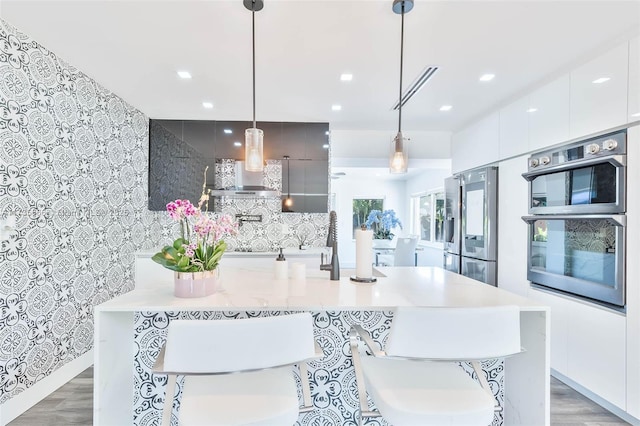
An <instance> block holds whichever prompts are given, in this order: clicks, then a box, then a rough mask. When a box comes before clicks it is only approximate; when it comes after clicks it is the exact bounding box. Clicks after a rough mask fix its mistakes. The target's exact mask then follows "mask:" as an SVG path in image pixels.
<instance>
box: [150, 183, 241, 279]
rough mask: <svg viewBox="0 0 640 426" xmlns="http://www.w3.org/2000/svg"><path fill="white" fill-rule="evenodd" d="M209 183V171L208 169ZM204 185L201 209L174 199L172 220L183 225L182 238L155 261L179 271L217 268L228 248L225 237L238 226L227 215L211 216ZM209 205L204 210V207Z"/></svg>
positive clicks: (233, 233) (199, 206)
mask: <svg viewBox="0 0 640 426" xmlns="http://www.w3.org/2000/svg"><path fill="white" fill-rule="evenodd" d="M205 182H206V170H205ZM204 188H205V186H204V185H203V190H202V196H201V197H200V201H199V203H198V206H197V207H196V206H194V205H193V204H191V202H190V201H189V200H175V201H172V202H170V203H168V204H167V212H168V213H169V217H171V219H173V220H174V221H176V222H180V238H177V239H176V240H175V241H174V242H173V245H170V246H164V247H163V248H162V250H161V251H160V252H159V253H156V254H155V255H154V256H153V257H152V259H153V261H154V262H156V263H159V264H160V265H162V266H164V267H165V268H167V269H171V270H173V271H177V272H202V271H212V270H214V269H216V268H217V267H218V263H219V262H220V258H221V257H222V255H223V254H224V251H225V250H226V248H227V243H225V241H224V239H223V238H224V237H227V236H232V235H236V234H237V233H238V224H237V223H236V222H235V221H234V220H233V219H232V218H231V216H229V215H228V214H221V215H217V217H216V218H213V217H211V216H210V215H209V214H208V201H209V195H208V194H207V193H206V192H205V189H204ZM203 205H204V206H206V209H205V211H202V207H203Z"/></svg>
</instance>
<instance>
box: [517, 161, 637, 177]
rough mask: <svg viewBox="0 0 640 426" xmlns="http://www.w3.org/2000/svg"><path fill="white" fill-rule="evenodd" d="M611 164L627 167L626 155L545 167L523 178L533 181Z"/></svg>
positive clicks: (524, 175) (525, 174) (528, 173)
mask: <svg viewBox="0 0 640 426" xmlns="http://www.w3.org/2000/svg"><path fill="white" fill-rule="evenodd" d="M600 163H611V164H613V165H614V166H616V167H624V166H626V165H627V156H626V155H610V156H608V157H594V158H589V159H588V160H582V161H576V162H573V163H563V164H556V165H555V166H550V167H545V168H544V169H539V170H534V171H532V172H527V173H523V174H522V177H523V178H525V179H526V180H529V181H531V180H533V179H534V178H535V177H537V176H540V175H546V174H549V173H554V172H561V171H563V170H571V169H578V168H581V167H585V166H591V165H593V164H600Z"/></svg>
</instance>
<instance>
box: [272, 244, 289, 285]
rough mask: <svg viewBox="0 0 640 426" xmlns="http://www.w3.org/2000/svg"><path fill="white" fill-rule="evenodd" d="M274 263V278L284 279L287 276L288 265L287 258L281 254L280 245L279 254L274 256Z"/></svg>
mask: <svg viewBox="0 0 640 426" xmlns="http://www.w3.org/2000/svg"><path fill="white" fill-rule="evenodd" d="M275 263H276V264H275V267H274V274H275V277H276V280H286V279H287V278H288V277H289V269H288V268H289V266H288V264H287V259H286V258H285V257H284V254H282V247H281V248H280V254H279V255H278V257H276V262H275Z"/></svg>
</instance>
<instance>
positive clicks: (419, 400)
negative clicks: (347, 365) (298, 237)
mask: <svg viewBox="0 0 640 426" xmlns="http://www.w3.org/2000/svg"><path fill="white" fill-rule="evenodd" d="M358 337H360V338H361V339H362V340H364V343H365V344H366V345H367V346H368V347H369V350H370V351H371V353H372V354H373V355H374V356H364V357H363V356H361V355H360V352H359V344H358V342H359V340H358ZM350 346H351V354H352V357H353V364H354V368H355V370H356V382H357V385H358V392H359V401H360V412H361V416H360V422H362V418H363V417H365V418H366V417H377V416H380V415H382V416H383V417H384V418H385V419H386V420H387V421H388V422H389V423H391V424H393V425H394V426H401V425H485V426H486V425H489V424H491V422H492V420H493V414H494V411H496V410H500V409H501V408H496V401H495V399H494V397H493V393H492V391H491V388H490V387H489V384H488V382H487V380H486V378H485V376H484V372H483V371H482V369H481V367H480V363H479V361H480V360H485V359H492V358H498V357H504V356H509V355H513V354H516V353H519V352H520V351H521V348H520V311H519V309H518V307H517V306H495V307H479V308H400V309H398V310H397V312H396V313H395V315H394V318H393V322H392V325H391V331H390V333H389V339H388V340H387V344H386V351H382V350H380V349H379V348H378V347H377V345H376V344H375V343H374V342H373V340H372V339H371V338H370V336H369V334H368V333H367V332H366V331H365V330H364V329H362V327H360V326H357V325H356V326H353V327H352V329H351V334H350ZM443 361H449V362H443ZM461 361H469V362H470V363H471V365H472V367H473V369H474V372H475V373H476V376H477V377H478V380H479V381H480V384H478V382H476V381H475V380H474V379H472V378H471V377H470V376H469V375H468V374H467V373H466V372H465V371H464V370H463V369H462V368H461V367H460V366H459V365H458V362H461ZM367 391H368V392H369V395H370V396H371V399H372V400H373V402H374V403H375V404H376V406H377V408H378V411H371V410H369V407H368V404H367V397H366V393H367Z"/></svg>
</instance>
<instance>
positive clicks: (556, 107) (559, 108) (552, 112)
mask: <svg viewBox="0 0 640 426" xmlns="http://www.w3.org/2000/svg"><path fill="white" fill-rule="evenodd" d="M570 94H571V76H570V75H569V74H566V75H564V76H562V77H560V78H558V79H557V80H554V81H552V82H551V83H548V84H546V85H545V86H542V87H541V88H539V89H538V90H536V91H534V92H532V93H531V95H529V108H528V110H529V111H531V112H530V113H529V114H528V116H529V150H530V151H537V150H539V149H543V148H546V147H548V146H551V145H555V144H558V143H561V142H565V141H568V140H569V139H570V136H569V111H570V104H571V97H570Z"/></svg>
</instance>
